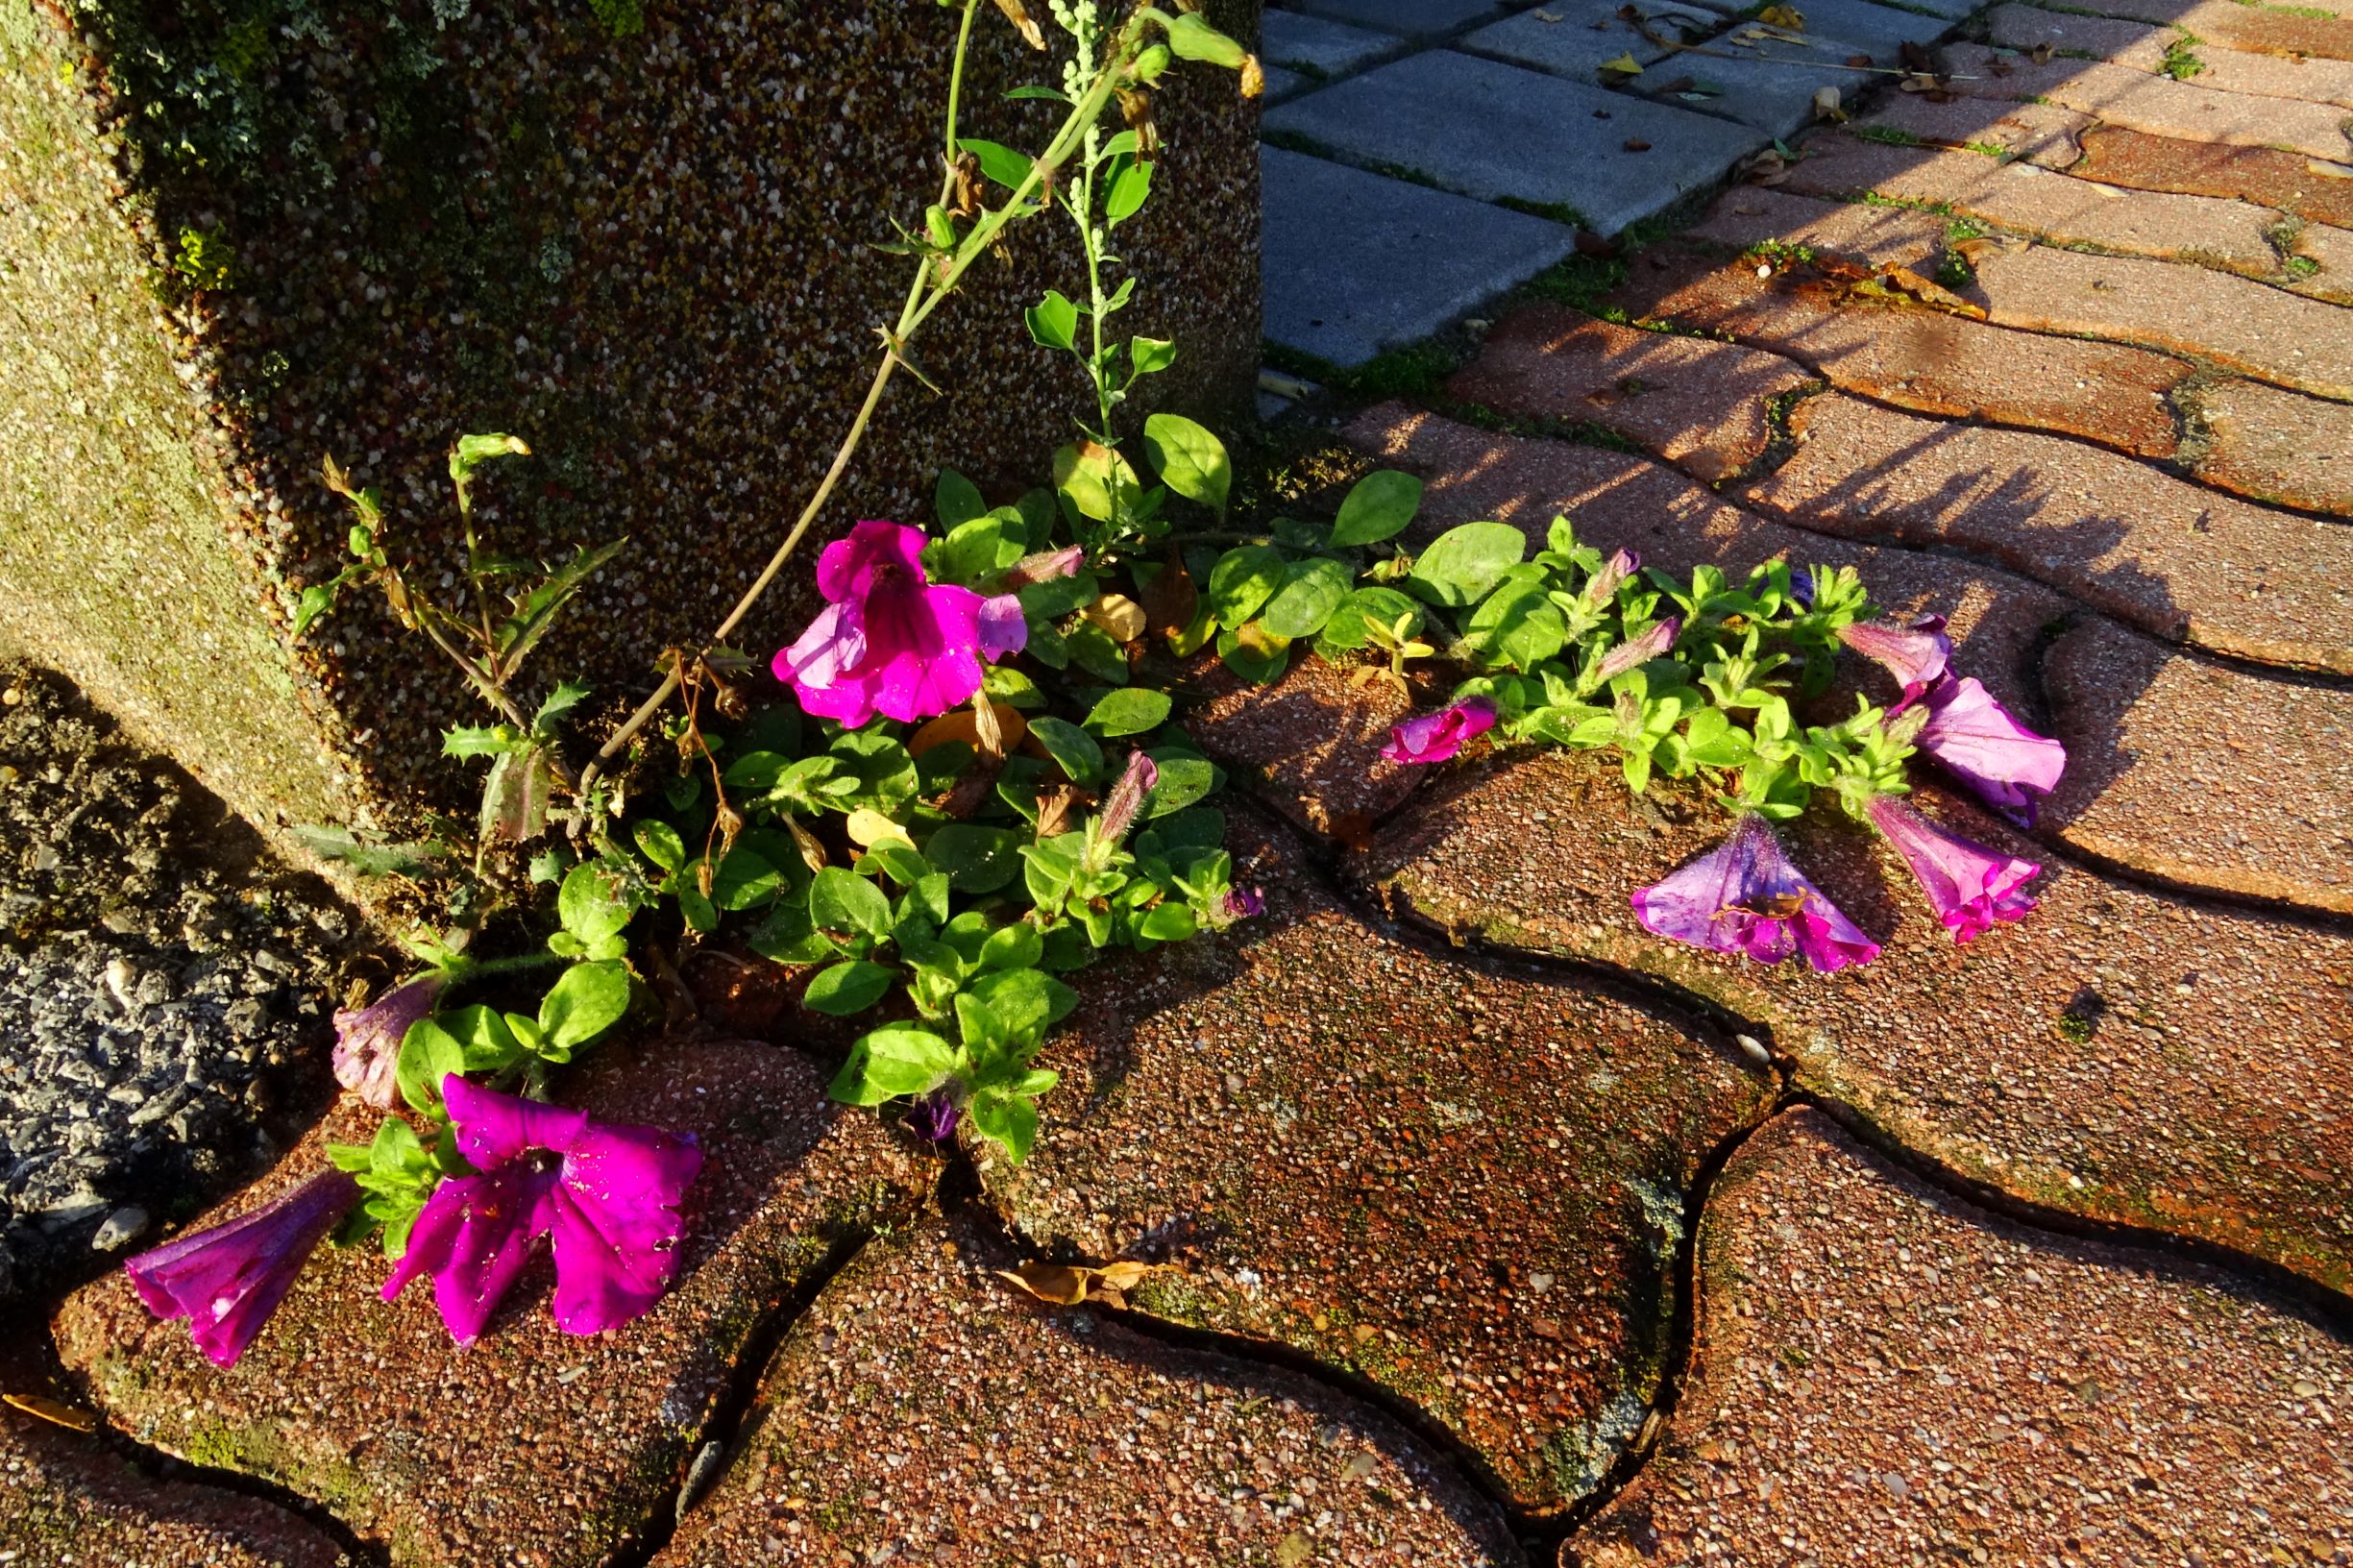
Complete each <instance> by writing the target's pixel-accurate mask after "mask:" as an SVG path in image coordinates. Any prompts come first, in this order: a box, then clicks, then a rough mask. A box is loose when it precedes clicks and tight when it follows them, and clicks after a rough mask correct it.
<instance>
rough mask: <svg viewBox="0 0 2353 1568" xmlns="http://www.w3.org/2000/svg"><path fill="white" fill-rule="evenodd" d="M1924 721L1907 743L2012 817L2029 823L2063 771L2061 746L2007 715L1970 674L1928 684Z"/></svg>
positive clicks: (2057, 783) (2062, 750)
mask: <svg viewBox="0 0 2353 1568" xmlns="http://www.w3.org/2000/svg"><path fill="white" fill-rule="evenodd" d="M1925 701H1926V703H1927V708H1928V722H1927V723H1924V724H1923V725H1921V727H1920V733H1919V734H1918V735H1917V736H1915V737H1914V738H1913V744H1914V745H1916V746H1918V747H1920V748H1921V749H1922V750H1923V751H1925V752H1927V753H1928V754H1929V755H1930V756H1932V757H1934V758H1935V759H1936V760H1937V761H1938V762H1940V763H1942V764H1943V765H1944V766H1945V768H1946V770H1947V771H1948V772H1950V773H1952V774H1953V776H1955V777H1956V778H1958V779H1960V780H1961V782H1962V783H1964V784H1967V785H1968V786H1969V787H1970V788H1971V789H1973V790H1974V791H1975V792H1976V793H1977V796H1978V798H1980V799H1982V800H1983V801H1985V803H1986V804H1988V805H1990V806H1992V807H1993V808H1994V809H1995V810H1997V811H1998V812H2000V813H2001V814H2002V815H2003V816H2005V817H2008V818H2010V819H2011V820H2012V821H2017V822H2020V823H2022V824H2024V825H2026V826H2032V825H2033V823H2034V817H2035V810H2036V808H2037V806H2038V805H2039V804H2040V803H2041V801H2042V798H2043V796H2047V795H2048V794H2049V793H2050V792H2051V791H2052V790H2054V789H2057V788H2058V786H2059V775H2060V774H2061V773H2063V772H2066V771H2067V747H2064V746H2061V745H2060V744H2059V743H2058V742H2057V741H2054V740H2052V739H2050V738H2049V737H2048V736H2047V735H2037V734H2036V733H2035V732H2034V731H2033V730H2031V729H2028V728H2027V727H2026V726H2025V725H2023V724H2022V723H2019V722H2018V721H2017V720H2016V719H2013V718H2011V717H2010V712H2009V710H2008V709H2007V708H2004V707H2003V706H2002V705H2001V704H2000V703H1999V702H1997V701H1996V700H1995V699H1994V695H1993V694H1992V693H1991V692H1989V691H1987V690H1986V689H1985V688H1984V686H1982V685H1980V684H1979V683H1978V682H1977V681H1976V680H1974V679H1973V678H1972V677H1970V676H1967V675H1963V676H1961V677H1960V678H1958V679H1955V678H1953V677H1951V676H1947V677H1946V678H1945V679H1943V680H1940V681H1938V682H1937V683H1936V684H1935V685H1933V686H1931V687H1929V688H1928V691H1927V696H1926V698H1925Z"/></svg>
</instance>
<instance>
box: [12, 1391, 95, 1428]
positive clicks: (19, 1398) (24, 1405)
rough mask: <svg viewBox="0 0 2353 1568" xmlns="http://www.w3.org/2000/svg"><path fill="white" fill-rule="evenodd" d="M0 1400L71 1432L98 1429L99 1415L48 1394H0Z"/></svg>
mask: <svg viewBox="0 0 2353 1568" xmlns="http://www.w3.org/2000/svg"><path fill="white" fill-rule="evenodd" d="M0 1400H6V1401H7V1402H8V1403H9V1404H10V1405H12V1406H13V1407H14V1408H15V1409H20V1410H22V1411H24V1412H25V1413H26V1414H27V1415H37V1416H39V1417H40V1418H41V1419H42V1420H43V1421H47V1422H49V1423H50V1424H52V1425H53V1426H60V1427H63V1428H65V1429H66V1430H67V1431H69V1432H96V1431H97V1430H98V1417H96V1416H95V1415H92V1414H91V1413H90V1412H89V1411H87V1410H83V1409H75V1408H74V1407H73V1406H71V1405H61V1404H59V1403H58V1402H57V1401H56V1400H54V1399H51V1398H49V1397H48V1396H47V1395H46V1394H0Z"/></svg>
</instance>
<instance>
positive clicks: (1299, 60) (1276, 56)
mask: <svg viewBox="0 0 2353 1568" xmlns="http://www.w3.org/2000/svg"><path fill="white" fill-rule="evenodd" d="M1408 47H1409V45H1408V44H1407V43H1406V42H1405V40H1403V39H1401V38H1399V37H1397V35H1395V34H1394V33H1371V32H1367V31H1366V30H1365V29H1363V28H1360V27H1350V26H1349V25H1348V24H1347V23H1345V22H1335V21H1328V20H1326V19H1325V18H1323V17H1321V16H1310V15H1308V14H1307V13H1306V12H1297V11H1270V12H1266V20H1265V25H1264V26H1263V27H1262V29H1261V30H1260V32H1259V59H1261V60H1262V61H1265V62H1266V63H1267V64H1269V65H1284V66H1288V67H1289V68H1290V69H1292V70H1294V71H1301V72H1304V73H1306V74H1307V75H1309V76H1313V77H1318V78H1331V77H1335V76H1346V75H1348V74H1349V73H1350V72H1351V71H1354V70H1356V69H1357V68H1358V67H1360V66H1362V65H1369V64H1371V63H1372V62H1373V61H1376V60H1379V59H1380V58H1381V57H1382V56H1384V55H1387V54H1392V53H1394V52H1396V51H1397V50H1399V49H1404V48H1408Z"/></svg>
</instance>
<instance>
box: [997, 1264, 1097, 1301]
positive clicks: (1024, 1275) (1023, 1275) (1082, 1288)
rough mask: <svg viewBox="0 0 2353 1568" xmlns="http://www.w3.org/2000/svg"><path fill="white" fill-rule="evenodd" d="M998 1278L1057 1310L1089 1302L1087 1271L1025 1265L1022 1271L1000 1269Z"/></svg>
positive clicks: (1022, 1266) (1065, 1266)
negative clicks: (1046, 1302)
mask: <svg viewBox="0 0 2353 1568" xmlns="http://www.w3.org/2000/svg"><path fill="white" fill-rule="evenodd" d="M996 1277H997V1278H998V1279H1000V1280H1004V1281H1006V1282H1007V1283H1008V1284H1010V1285H1013V1286H1016V1287H1017V1288H1018V1289H1020V1290H1021V1291H1023V1292H1024V1293H1026V1294H1028V1295H1033V1296H1036V1297H1037V1298H1038V1299H1039V1300H1040V1301H1050V1302H1052V1303H1053V1304H1054V1305H1055V1306H1057V1307H1075V1306H1077V1305H1078V1304H1079V1303H1080V1302H1082V1301H1085V1300H1086V1299H1087V1271H1086V1270H1085V1269H1083V1268H1071V1267H1068V1266H1067V1265H1066V1264H1062V1263H1023V1264H1022V1265H1021V1266H1020V1267H1019V1268H1000V1269H998V1270H997V1271H996Z"/></svg>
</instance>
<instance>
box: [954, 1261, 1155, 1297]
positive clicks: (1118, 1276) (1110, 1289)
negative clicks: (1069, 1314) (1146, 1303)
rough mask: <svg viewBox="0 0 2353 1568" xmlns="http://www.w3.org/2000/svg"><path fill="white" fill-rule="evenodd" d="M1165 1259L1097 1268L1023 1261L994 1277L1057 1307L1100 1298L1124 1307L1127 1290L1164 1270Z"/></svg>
mask: <svg viewBox="0 0 2353 1568" xmlns="http://www.w3.org/2000/svg"><path fill="white" fill-rule="evenodd" d="M1171 1266H1172V1265H1170V1264H1167V1263H1139V1262H1129V1261H1127V1260H1124V1259H1123V1260H1121V1261H1120V1262H1113V1263H1105V1264H1104V1265H1103V1266H1102V1267H1101V1268H1093V1267H1090V1266H1089V1265H1087V1264H1085V1263H1039V1262H1029V1263H1023V1264H1022V1265H1021V1266H1020V1267H1018V1268H1000V1269H998V1270H997V1271H996V1272H997V1278H999V1279H1001V1280H1004V1281H1006V1282H1007V1283H1008V1284H1011V1285H1013V1286H1016V1287H1017V1288H1019V1289H1021V1290H1023V1291H1025V1292H1027V1293H1028V1294H1030V1295H1033V1296H1036V1297H1037V1298H1038V1299H1039V1300H1040V1301H1047V1302H1052V1303H1053V1304H1054V1305H1055V1306H1057V1307H1076V1306H1078V1305H1079V1304H1080V1303H1082V1302H1085V1301H1100V1302H1102V1303H1103V1304H1104V1305H1105V1306H1107V1307H1125V1306H1126V1305H1127V1293H1128V1292H1129V1291H1130V1290H1133V1289H1135V1288H1136V1286H1138V1285H1139V1284H1140V1283H1141V1282H1142V1280H1143V1279H1144V1278H1145V1277H1146V1276H1147V1275H1152V1274H1160V1273H1164V1272H1166V1271H1167V1270H1168V1269H1169V1268H1170V1267H1171Z"/></svg>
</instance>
